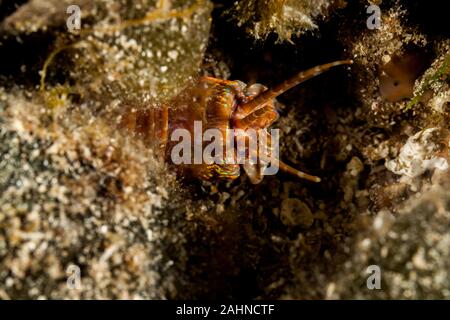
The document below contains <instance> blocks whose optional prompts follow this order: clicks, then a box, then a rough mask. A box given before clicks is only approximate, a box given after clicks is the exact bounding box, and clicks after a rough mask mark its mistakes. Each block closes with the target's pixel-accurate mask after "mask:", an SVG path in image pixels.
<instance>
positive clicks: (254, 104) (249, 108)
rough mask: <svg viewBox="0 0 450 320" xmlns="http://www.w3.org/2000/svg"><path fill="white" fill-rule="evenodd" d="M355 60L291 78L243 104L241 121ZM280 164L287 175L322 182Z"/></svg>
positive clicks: (336, 62)
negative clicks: (298, 87) (294, 90)
mask: <svg viewBox="0 0 450 320" xmlns="http://www.w3.org/2000/svg"><path fill="white" fill-rule="evenodd" d="M352 63H353V60H340V61H335V62H330V63H326V64H322V65H319V66H316V67H313V68H311V69H308V70H306V71H302V72H300V73H298V74H296V75H295V76H293V77H291V78H290V79H288V80H286V81H284V82H282V83H281V84H279V85H277V86H275V87H274V88H272V89H269V90H266V91H264V92H263V93H261V94H259V95H258V96H257V97H255V98H254V99H252V100H250V101H249V102H247V103H245V104H242V105H240V106H239V109H238V110H237V117H239V118H240V119H242V118H244V117H246V116H247V115H249V114H250V113H252V112H255V111H256V110H258V109H260V108H262V107H264V105H265V104H266V103H267V102H269V101H271V100H272V99H274V98H276V97H278V96H279V95H281V94H283V93H284V92H286V91H288V90H289V89H291V88H293V87H295V86H297V85H299V84H300V83H302V82H305V81H306V80H309V79H311V78H313V77H315V76H318V75H319V74H321V73H324V72H326V71H328V70H330V69H331V68H333V67H337V66H341V65H349V64H352ZM276 161H277V162H278V163H277V164H278V166H279V168H280V170H281V171H284V172H286V173H289V174H291V175H294V176H296V177H299V178H302V179H306V180H309V181H313V182H320V181H321V179H320V178H319V177H316V176H313V175H310V174H307V173H305V172H302V171H300V170H297V169H294V168H293V167H291V166H289V165H288V164H286V163H284V162H282V161H281V160H279V159H277V160H276Z"/></svg>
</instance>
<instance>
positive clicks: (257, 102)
mask: <svg viewBox="0 0 450 320" xmlns="http://www.w3.org/2000/svg"><path fill="white" fill-rule="evenodd" d="M352 63H353V60H340V61H335V62H330V63H325V64H322V65H319V66H316V67H313V68H311V69H308V70H306V71H302V72H300V73H298V74H296V75H295V76H293V77H291V78H290V79H288V80H286V81H284V82H282V83H280V84H279V85H277V86H275V87H274V88H272V89H269V90H266V91H264V92H263V93H261V94H259V95H258V96H256V97H255V98H254V99H253V100H250V101H249V102H247V103H245V104H243V105H240V106H239V108H238V110H236V116H237V118H238V119H242V118H244V117H246V116H247V115H249V114H250V113H252V112H253V111H256V110H258V109H259V108H261V107H262V106H264V104H265V103H266V102H268V101H270V100H271V99H274V98H276V97H278V96H279V95H280V94H282V93H284V92H286V91H288V90H289V89H291V88H292V87H295V86H296V85H298V84H300V83H302V82H305V81H306V80H308V79H311V78H313V77H315V76H317V75H319V74H321V73H323V72H325V71H328V70H330V69H331V68H333V67H336V66H340V65H345V64H352Z"/></svg>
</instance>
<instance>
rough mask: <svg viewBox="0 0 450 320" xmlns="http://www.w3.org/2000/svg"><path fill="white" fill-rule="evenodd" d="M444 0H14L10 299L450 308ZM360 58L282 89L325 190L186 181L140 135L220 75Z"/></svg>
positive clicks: (297, 163)
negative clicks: (157, 113)
mask: <svg viewBox="0 0 450 320" xmlns="http://www.w3.org/2000/svg"><path fill="white" fill-rule="evenodd" d="M70 5H76V6H78V8H80V9H81V11H80V19H81V20H80V21H81V25H80V28H79V29H77V28H75V29H74V30H71V31H70V30H68V28H69V25H70V24H69V22H68V19H69V18H70V17H71V14H73V13H68V11H67V8H68V7H69V6H70ZM370 5H377V6H378V8H379V9H380V20H379V22H380V23H379V25H377V26H376V27H375V28H374V27H373V26H372V25H371V27H369V25H370V23H371V22H373V20H370V16H371V14H373V13H367V8H368V7H369V6H370ZM436 6H439V2H438V1H427V2H422V3H420V4H418V3H416V1H409V0H403V1H402V0H398V1H387V0H384V1H363V0H358V1H346V0H333V1H325V0H324V1H322V0H315V1H314V0H276V1H262V0H242V1H235V2H230V1H220V0H215V1H210V0H186V1H181V0H173V1H169V0H98V1H86V0H70V1H66V0H45V1H44V0H29V1H25V0H15V1H10V2H7V3H6V2H0V53H1V56H2V59H0V299H8V298H12V299H17V298H33V299H36V298H42V299H56V298H69V299H80V298H103V299H108V298H119V299H127V298H131V299H138V298H149V299H166V298H169V299H171V298H179V299H180V298H182V299H196V298H207V299H211V298H232V299H238V298H248V299H257V298H259V299H268V298H271V299H326V298H328V299H339V298H346V299H355V298H357V299H378V298H386V299H392V298H400V299H424V298H425V299H428V298H444V299H450V274H449V272H450V271H449V270H450V232H449V231H450V170H449V161H450V152H449V149H450V126H449V124H450V113H449V112H450V77H449V75H450V40H449V39H450V38H449V29H448V26H447V25H446V22H445V21H447V20H446V17H445V16H442V17H439V15H444V14H445V13H440V12H436V10H435V8H436ZM438 11H439V10H438ZM71 12H72V11H71ZM436 15H438V16H436ZM368 19H369V20H368ZM369 22H370V23H369ZM342 59H353V60H354V64H353V65H351V66H346V67H341V68H340V69H338V68H336V69H334V70H332V71H329V72H328V73H326V74H323V75H321V76H319V77H317V78H314V79H312V80H310V81H308V82H306V83H304V84H302V85H301V86H298V87H295V88H293V89H292V90H290V91H288V92H287V93H285V94H283V95H282V96H280V97H279V98H278V104H277V108H278V109H279V114H280V117H279V119H278V120H277V122H275V124H274V125H273V127H275V128H279V129H280V154H281V158H282V159H283V160H284V161H285V162H287V163H288V164H291V165H293V166H294V167H296V168H300V169H301V170H303V171H306V172H310V173H312V174H315V175H318V176H320V177H321V178H322V182H321V183H318V184H316V183H313V182H308V181H306V180H300V179H297V178H295V177H292V176H289V175H287V174H283V173H279V174H277V175H275V176H267V177H265V178H264V180H263V181H262V182H261V183H260V184H256V185H254V184H252V183H251V182H250V181H249V178H248V177H246V176H245V174H242V175H241V176H240V177H239V178H238V179H236V180H234V181H220V180H217V181H210V182H205V181H201V180H196V179H184V178H183V177H181V176H180V175H179V174H177V172H176V171H175V170H174V168H173V167H172V166H170V165H167V164H165V163H162V162H161V161H159V159H158V155H157V154H156V152H155V150H154V149H153V148H151V147H149V143H148V141H146V140H145V139H142V137H141V136H140V134H138V133H133V132H130V131H128V130H123V128H121V126H120V123H121V122H122V119H123V118H124V117H127V116H129V114H133V113H136V114H141V112H143V110H157V109H158V108H159V107H160V106H161V105H163V104H167V103H170V101H172V100H171V99H173V98H174V97H176V96H177V95H178V94H179V93H180V92H182V91H183V89H185V88H186V87H189V86H192V83H193V82H194V81H195V79H196V78H198V77H199V76H202V75H207V76H212V77H216V78H221V79H232V80H242V81H244V82H246V83H249V84H252V83H255V82H258V83H262V84H264V85H266V86H267V87H269V88H270V87H273V86H274V85H276V84H278V83H280V82H282V81H284V80H286V79H287V78H289V77H290V76H292V75H293V74H294V73H295V72H298V71H301V70H305V69H307V68H309V67H312V66H315V65H318V64H322V63H325V62H330V61H334V60H342ZM170 108H172V109H171V110H172V112H177V111H178V112H185V111H184V110H181V109H180V110H178V109H177V107H176V106H170ZM374 265H375V266H377V267H378V268H379V270H381V287H380V289H375V290H370V289H369V288H368V286H367V279H368V277H369V276H370V274H368V272H367V268H368V267H369V266H374ZM73 270H76V274H75V275H76V276H79V277H78V278H76V279H75V282H73V280H74V278H73V277H74V272H73Z"/></svg>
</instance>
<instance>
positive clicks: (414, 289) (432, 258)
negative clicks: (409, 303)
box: [327, 180, 450, 299]
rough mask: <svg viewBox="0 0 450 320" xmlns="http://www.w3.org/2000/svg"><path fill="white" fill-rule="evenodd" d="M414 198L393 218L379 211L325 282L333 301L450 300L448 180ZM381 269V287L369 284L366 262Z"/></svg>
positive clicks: (449, 194)
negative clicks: (344, 259)
mask: <svg viewBox="0 0 450 320" xmlns="http://www.w3.org/2000/svg"><path fill="white" fill-rule="evenodd" d="M448 182H449V181H448V180H447V183H446V184H444V185H441V186H435V187H433V188H432V189H430V190H429V191H427V192H424V193H423V194H421V195H419V196H417V197H415V198H412V199H411V200H409V201H408V202H407V203H406V204H405V206H404V207H403V208H402V209H401V210H400V212H399V214H398V216H396V217H394V216H393V215H392V213H391V212H389V211H381V212H379V213H378V214H377V216H376V217H375V219H373V220H372V222H371V223H370V222H369V227H368V229H367V230H366V231H365V232H361V233H360V234H359V236H357V240H356V241H355V245H354V246H352V245H351V244H348V246H349V247H351V248H352V249H349V250H351V251H352V254H351V256H350V258H349V259H348V260H347V261H346V262H344V263H343V264H342V266H341V269H340V270H338V271H337V272H336V274H335V277H334V281H332V282H330V283H329V284H328V286H327V298H330V299H342V298H343V299H346V298H351V299H449V298H450V289H449V288H450V273H449V270H450V234H449V232H448V230H449V228H450V193H449V190H450V189H449V184H448ZM370 265H376V266H378V267H379V268H380V271H381V278H380V279H381V287H380V288H379V289H373V290H370V289H369V288H368V286H367V279H368V277H369V276H370V275H371V274H373V273H372V272H370V271H369V272H368V269H367V268H368V266H370Z"/></svg>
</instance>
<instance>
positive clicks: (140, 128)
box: [122, 60, 352, 183]
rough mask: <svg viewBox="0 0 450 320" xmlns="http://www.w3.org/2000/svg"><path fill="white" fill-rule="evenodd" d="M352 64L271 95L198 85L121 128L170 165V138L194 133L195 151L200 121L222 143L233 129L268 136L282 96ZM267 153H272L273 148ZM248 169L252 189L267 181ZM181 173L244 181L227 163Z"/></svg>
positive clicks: (132, 116) (227, 85)
mask: <svg viewBox="0 0 450 320" xmlns="http://www.w3.org/2000/svg"><path fill="white" fill-rule="evenodd" d="M351 63H352V61H351V60H344V61H336V62H332V63H328V64H324V65H321V66H317V67H314V68H311V69H309V70H307V71H304V72H300V73H298V74H297V75H295V76H293V77H292V78H290V79H288V80H287V81H285V82H283V83H281V84H280V85H278V86H276V87H275V88H273V89H272V90H267V88H266V87H264V86H263V85H261V84H253V85H251V86H247V85H245V84H244V83H243V82H241V81H229V80H221V79H216V78H211V77H202V78H200V79H199V80H198V82H197V83H196V85H194V86H189V87H188V88H187V89H185V90H184V91H183V92H182V93H181V94H179V95H178V96H177V97H176V98H175V99H173V101H171V103H170V104H169V105H166V106H162V107H158V108H155V107H153V108H148V109H146V110H137V111H135V112H126V116H125V117H123V120H122V126H123V127H125V128H127V129H128V130H129V131H130V132H134V133H135V134H137V135H138V136H140V137H141V138H142V139H143V140H144V143H146V144H147V145H149V146H150V147H152V148H153V149H154V150H156V151H157V154H159V156H160V158H161V159H164V160H165V161H168V162H169V163H170V151H171V149H172V148H173V146H174V143H173V141H171V139H170V137H171V133H172V132H174V130H176V129H186V130H188V131H189V132H190V133H192V134H191V137H192V145H194V144H195V141H194V139H196V137H195V134H194V131H195V130H194V123H195V121H201V123H202V130H203V132H205V131H206V130H208V129H218V130H220V132H221V133H222V135H223V137H226V136H227V130H228V129H242V130H244V131H245V130H247V129H254V130H263V131H264V132H266V129H267V128H268V127H270V126H271V125H272V124H273V122H274V121H275V120H276V119H277V118H278V113H277V110H276V109H275V98H276V97H277V96H278V95H280V94H282V93H283V92H285V91H287V90H289V89H290V88H292V87H294V86H296V85H298V84H299V83H301V82H303V81H305V80H307V79H310V78H312V77H314V76H316V75H318V74H320V73H322V72H324V71H327V70H329V69H330V68H332V67H334V66H338V65H343V64H351ZM203 132H202V134H203ZM266 134H267V135H268V133H266ZM267 141H270V139H269V140H267ZM223 145H226V144H223ZM268 149H269V150H270V149H271V147H270V146H268ZM224 154H225V151H224ZM276 161H277V165H278V166H279V168H280V169H281V170H282V171H285V172H288V173H290V174H293V175H295V176H297V177H300V178H303V179H308V180H311V181H315V182H319V181H320V179H319V178H318V177H315V176H311V175H308V174H306V173H303V172H301V171H298V170H296V169H294V168H292V167H290V166H288V165H287V164H285V163H283V162H281V161H280V160H279V159H276ZM243 167H244V170H245V171H246V173H247V175H248V176H249V177H250V180H251V181H252V182H253V183H258V182H260V181H261V179H262V175H261V170H260V168H259V167H258V164H256V165H255V164H249V163H246V164H245V165H243ZM178 168H180V170H181V171H182V172H183V173H184V174H188V175H190V176H194V177H198V178H200V179H204V180H212V179H236V178H237V177H239V175H240V165H239V164H228V163H226V161H225V159H223V161H219V163H217V162H216V163H212V164H206V163H200V164H183V165H180V166H178Z"/></svg>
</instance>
